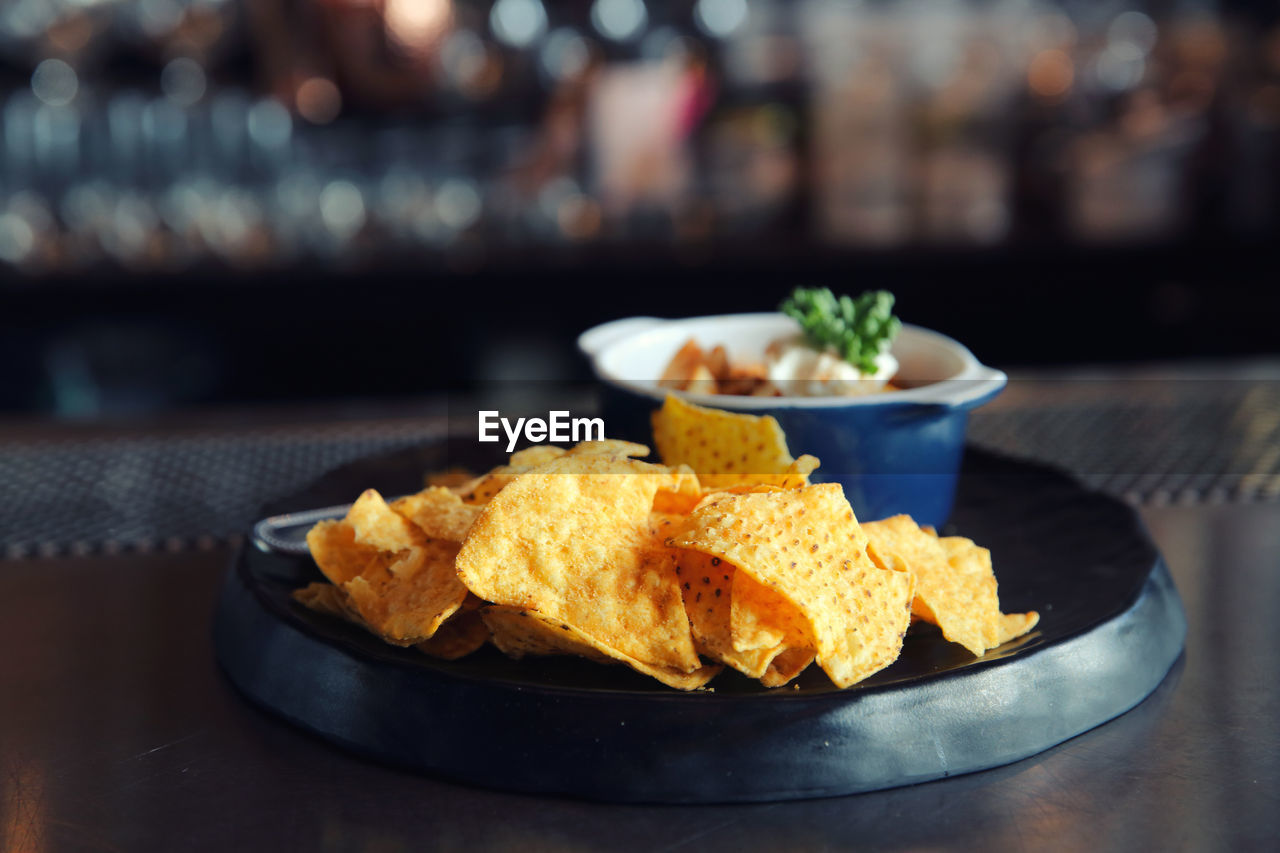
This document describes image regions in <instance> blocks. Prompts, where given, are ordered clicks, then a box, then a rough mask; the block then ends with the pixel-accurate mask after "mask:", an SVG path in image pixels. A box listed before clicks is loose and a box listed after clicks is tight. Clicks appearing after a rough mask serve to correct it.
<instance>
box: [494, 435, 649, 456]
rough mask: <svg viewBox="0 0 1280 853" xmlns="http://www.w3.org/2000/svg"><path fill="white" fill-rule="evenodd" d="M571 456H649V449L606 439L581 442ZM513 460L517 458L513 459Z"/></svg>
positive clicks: (626, 442) (613, 439)
mask: <svg viewBox="0 0 1280 853" xmlns="http://www.w3.org/2000/svg"><path fill="white" fill-rule="evenodd" d="M568 452H569V455H571V456H576V455H578V454H581V453H596V454H604V455H607V456H648V455H649V448H648V447H647V446H645V445H643V444H636V443H635V442H634V441H622V440H620V439H616V438H605V439H601V440H600V441H580V442H578V443H577V444H575V445H574V446H573V447H572V448H571V449H570V450H569V451H568ZM512 458H513V459H514V458H515V457H512Z"/></svg>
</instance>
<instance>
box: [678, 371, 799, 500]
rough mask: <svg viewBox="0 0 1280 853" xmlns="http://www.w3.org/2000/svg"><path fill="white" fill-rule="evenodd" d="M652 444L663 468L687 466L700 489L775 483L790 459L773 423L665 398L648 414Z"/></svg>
mask: <svg viewBox="0 0 1280 853" xmlns="http://www.w3.org/2000/svg"><path fill="white" fill-rule="evenodd" d="M653 441H654V444H656V445H657V446H658V454H659V455H660V456H661V457H662V461H663V462H664V463H666V464H667V465H688V466H690V467H691V468H693V470H694V471H696V472H697V473H698V479H699V480H700V481H701V483H702V485H703V487H704V488H723V487H727V486H737V485H742V484H752V483H768V482H774V481H780V480H781V479H782V476H780V475H786V474H787V472H788V470H789V469H790V466H791V464H792V463H793V462H794V461H795V460H793V459H792V458H791V454H790V452H788V451H787V440H786V436H784V435H783V434H782V427H780V426H778V422H777V421H776V420H775V419H774V418H772V417H770V416H768V415H765V416H763V417H761V416H757V415H747V414H742V413H740V412H726V411H721V410H720V409H707V408H703V407H702V406H695V405H694V404H692V403H687V402H685V401H684V400H681V399H680V398H678V397H675V396H672V395H670V394H668V395H667V399H666V400H665V401H664V402H663V404H662V408H661V409H659V410H658V411H656V412H654V414H653Z"/></svg>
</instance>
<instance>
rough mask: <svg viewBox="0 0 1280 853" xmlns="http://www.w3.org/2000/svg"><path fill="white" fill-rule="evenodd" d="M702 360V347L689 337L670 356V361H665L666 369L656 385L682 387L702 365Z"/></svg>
mask: <svg viewBox="0 0 1280 853" xmlns="http://www.w3.org/2000/svg"><path fill="white" fill-rule="evenodd" d="M702 361H703V358H702V347H700V346H698V342H697V341H695V340H694V339H693V338H690V339H689V340H687V341H685V343H684V346H682V347H680V349H679V350H677V351H676V354H675V355H674V356H672V357H671V361H669V362H667V366H666V369H664V370H663V371H662V375H661V376H660V377H658V385H659V386H660V387H662V388H676V389H680V388H683V387H684V386H685V384H686V383H688V381H689V380H690V379H691V378H692V377H693V374H694V373H695V372H697V369H698V368H699V367H700V366H701V365H702Z"/></svg>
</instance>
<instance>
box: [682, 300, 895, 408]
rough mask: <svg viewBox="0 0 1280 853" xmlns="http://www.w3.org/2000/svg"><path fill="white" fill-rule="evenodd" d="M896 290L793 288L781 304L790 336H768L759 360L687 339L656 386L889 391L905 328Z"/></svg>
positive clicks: (820, 393) (787, 392)
mask: <svg viewBox="0 0 1280 853" xmlns="http://www.w3.org/2000/svg"><path fill="white" fill-rule="evenodd" d="M893 301H894V300H893V295H892V294H890V293H888V292H887V291H883V290H877V291H868V292H866V293H863V294H862V295H860V296H858V297H856V298H851V297H849V296H839V297H837V296H836V295H835V294H833V293H832V292H831V291H830V290H828V289H827V288H803V287H798V288H796V289H795V291H793V292H792V294H791V296H789V297H787V299H785V300H784V301H783V302H782V305H781V306H780V310H781V311H782V312H783V313H784V314H786V315H787V316H789V317H791V318H792V319H794V320H795V321H796V323H797V324H798V329H797V331H796V333H795V334H793V335H788V336H786V337H782V338H778V339H777V340H774V341H771V342H769V344H768V345H767V346H766V347H765V349H764V359H763V361H750V360H743V359H738V360H734V359H731V358H730V356H729V353H728V351H727V350H726V349H725V347H724V346H723V345H722V344H716V345H715V346H713V347H712V348H711V349H710V350H704V349H703V347H702V346H701V345H700V344H699V343H698V342H697V341H696V340H694V339H692V338H690V339H689V340H688V341H686V342H685V343H684V345H683V346H681V347H680V349H679V350H677V351H676V354H675V355H674V356H672V358H671V360H670V361H669V362H668V363H667V366H666V368H665V369H664V370H663V371H662V375H661V376H660V377H659V379H658V385H659V386H660V387H663V388H670V389H673V390H678V391H687V392H690V393H695V394H729V395H746V396H760V397H824V396H860V395H863V394H872V393H876V392H879V391H884V390H893V389H894V387H895V386H894V385H893V384H892V382H891V380H892V379H893V377H894V375H895V374H896V373H897V372H898V361H897V359H895V358H894V357H893V355H892V354H891V353H890V352H889V348H890V346H891V345H892V344H893V340H894V338H895V337H897V335H898V332H899V331H901V329H902V323H901V321H900V320H899V319H898V318H897V317H895V316H894V315H893Z"/></svg>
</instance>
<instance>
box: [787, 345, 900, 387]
mask: <svg viewBox="0 0 1280 853" xmlns="http://www.w3.org/2000/svg"><path fill="white" fill-rule="evenodd" d="M875 363H876V370H875V372H874V373H863V372H862V371H861V370H859V369H858V368H857V367H855V366H854V365H852V364H850V363H849V362H847V361H845V360H844V359H843V358H841V357H840V356H839V354H838V353H836V351H835V350H833V349H828V350H825V351H824V350H816V349H814V348H813V347H811V346H810V345H809V344H808V343H807V342H806V341H805V339H804V337H803V336H797V337H794V338H780V339H778V340H776V341H774V342H773V343H771V344H769V347H768V349H766V350H765V370H767V371H768V373H769V381H770V382H772V383H774V384H775V385H776V386H777V387H778V390H780V391H781V392H782V393H783V395H784V396H787V397H856V396H859V395H862V394H872V393H875V392H877V391H880V390H881V389H883V388H884V386H885V384H886V383H888V381H889V380H890V379H892V378H893V375H894V374H895V373H897V372H898V360H897V359H896V358H894V357H893V356H892V355H890V354H889V353H887V352H882V353H880V355H878V356H876V359H875Z"/></svg>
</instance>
